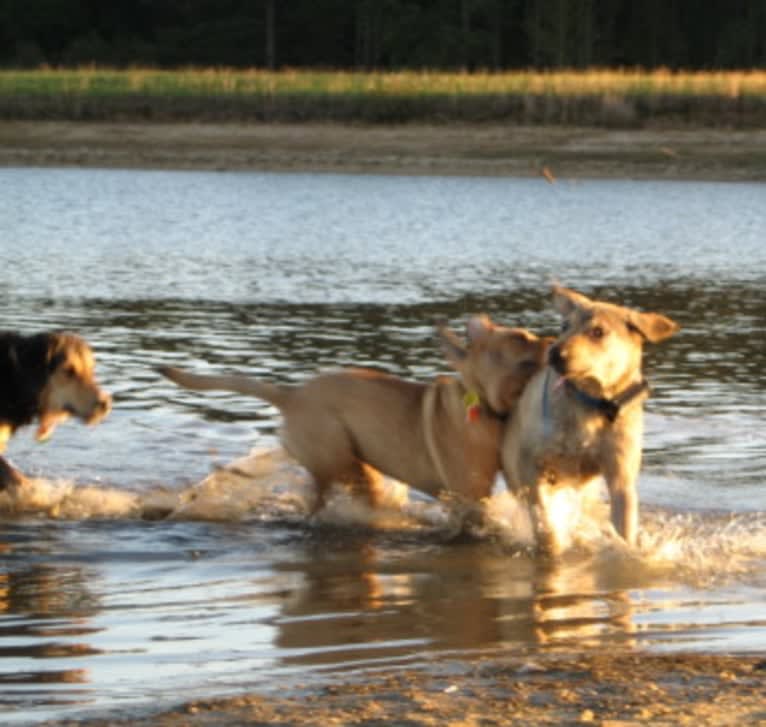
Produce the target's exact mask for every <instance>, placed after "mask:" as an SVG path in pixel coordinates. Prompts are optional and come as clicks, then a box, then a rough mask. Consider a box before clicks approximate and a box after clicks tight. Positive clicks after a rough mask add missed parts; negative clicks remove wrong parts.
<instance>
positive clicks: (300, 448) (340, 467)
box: [281, 411, 363, 516]
mask: <svg viewBox="0 0 766 727" xmlns="http://www.w3.org/2000/svg"><path fill="white" fill-rule="evenodd" d="M307 422H311V426H307ZM281 434H282V444H283V445H284V447H285V449H286V450H287V451H288V452H289V453H290V455H291V456H292V457H294V458H295V459H296V460H298V462H300V464H301V465H303V467H305V468H306V469H307V470H308V471H309V473H310V474H311V476H312V478H313V480H314V485H315V487H316V500H315V501H314V504H313V506H312V508H311V510H310V515H312V516H313V515H316V514H317V513H318V512H319V511H320V510H321V509H322V508H323V507H324V506H325V505H326V503H327V496H328V494H329V492H330V488H331V487H332V485H333V484H335V483H336V482H337V483H349V484H351V483H353V482H355V481H361V479H362V477H363V475H361V474H360V467H359V462H358V460H357V458H356V455H355V453H354V445H353V442H352V441H351V437H350V436H349V434H348V432H347V430H346V427H345V426H344V424H343V422H342V421H341V420H340V419H338V418H336V417H335V416H327V415H324V412H318V413H317V412H311V411H301V412H299V414H297V415H295V414H293V413H292V412H290V413H289V414H287V415H286V416H285V422H284V426H283V427H282V433H281Z"/></svg>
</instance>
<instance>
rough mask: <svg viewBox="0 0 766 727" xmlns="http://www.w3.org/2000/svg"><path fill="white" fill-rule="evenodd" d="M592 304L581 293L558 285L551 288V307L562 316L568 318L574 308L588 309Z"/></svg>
mask: <svg viewBox="0 0 766 727" xmlns="http://www.w3.org/2000/svg"><path fill="white" fill-rule="evenodd" d="M592 304H593V303H592V301H591V299H590V298H588V297H587V296H585V295H583V294H582V293H576V292H575V291H574V290H570V289H569V288H564V287H562V286H560V285H554V286H553V305H554V306H556V310H557V311H558V312H559V313H561V315H562V316H568V315H569V314H570V313H571V312H572V311H573V310H575V308H588V307H589V306H591V305H592Z"/></svg>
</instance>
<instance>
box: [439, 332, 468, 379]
mask: <svg viewBox="0 0 766 727" xmlns="http://www.w3.org/2000/svg"><path fill="white" fill-rule="evenodd" d="M436 335H437V336H438V337H439V343H440V344H441V347H442V351H443V352H444V355H445V357H446V358H447V362H448V363H449V365H450V366H452V368H458V367H459V366H460V364H462V363H463V361H465V359H466V357H467V356H468V352H467V351H466V348H465V346H464V345H463V342H462V341H461V340H460V339H459V338H458V337H457V336H456V335H455V333H454V332H453V331H452V330H451V329H449V328H448V327H447V323H446V321H439V322H438V323H437V324H436Z"/></svg>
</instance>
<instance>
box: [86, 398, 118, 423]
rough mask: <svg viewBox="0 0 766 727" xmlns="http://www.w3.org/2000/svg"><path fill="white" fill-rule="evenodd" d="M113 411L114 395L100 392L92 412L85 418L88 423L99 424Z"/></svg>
mask: <svg viewBox="0 0 766 727" xmlns="http://www.w3.org/2000/svg"><path fill="white" fill-rule="evenodd" d="M110 411H112V397H111V396H110V395H109V394H104V393H102V394H99V397H98V401H97V402H96V403H95V404H94V405H93V408H92V409H91V410H90V414H89V415H88V416H87V417H84V418H85V421H86V423H87V424H97V423H98V422H100V421H101V420H102V419H103V418H104V417H106V416H107V414H109V412H110Z"/></svg>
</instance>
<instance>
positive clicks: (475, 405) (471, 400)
mask: <svg viewBox="0 0 766 727" xmlns="http://www.w3.org/2000/svg"><path fill="white" fill-rule="evenodd" d="M463 404H464V405H465V420H466V421H467V422H475V421H477V420H478V419H479V417H481V400H480V399H479V395H478V394H477V393H476V392H475V391H466V392H465V394H464V395H463Z"/></svg>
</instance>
